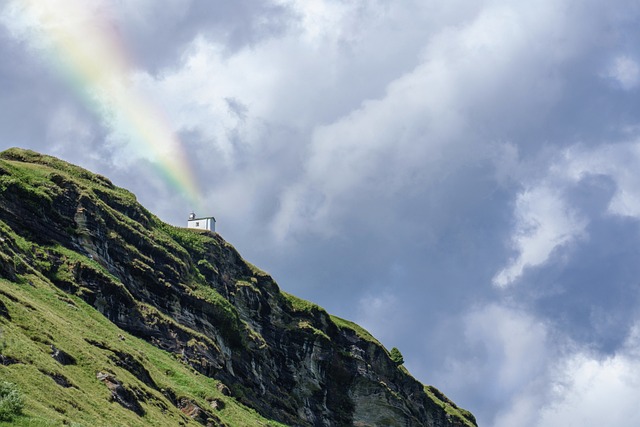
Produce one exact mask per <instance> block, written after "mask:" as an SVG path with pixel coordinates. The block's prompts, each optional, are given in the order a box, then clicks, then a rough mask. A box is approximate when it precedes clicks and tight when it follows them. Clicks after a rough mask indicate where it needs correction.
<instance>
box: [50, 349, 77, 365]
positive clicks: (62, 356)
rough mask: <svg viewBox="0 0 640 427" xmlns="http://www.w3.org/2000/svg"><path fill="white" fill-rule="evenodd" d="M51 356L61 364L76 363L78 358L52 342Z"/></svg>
mask: <svg viewBox="0 0 640 427" xmlns="http://www.w3.org/2000/svg"><path fill="white" fill-rule="evenodd" d="M51 357H53V358H54V359H55V360H56V361H57V362H58V363H60V364H61V365H75V364H76V359H75V357H73V356H71V355H70V354H69V353H66V352H64V351H62V350H60V349H59V348H57V347H56V346H55V345H53V344H51Z"/></svg>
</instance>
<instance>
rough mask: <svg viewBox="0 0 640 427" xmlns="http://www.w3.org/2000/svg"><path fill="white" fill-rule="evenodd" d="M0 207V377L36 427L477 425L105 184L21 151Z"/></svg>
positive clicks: (367, 347)
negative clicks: (17, 390) (45, 424)
mask: <svg viewBox="0 0 640 427" xmlns="http://www.w3.org/2000/svg"><path fill="white" fill-rule="evenodd" d="M0 192H1V193H0V277H2V279H0V326H1V327H2V328H3V330H4V335H5V338H4V339H5V341H6V345H4V346H0V349H1V351H0V352H1V353H2V356H0V357H1V359H0V362H2V366H0V377H2V378H9V379H10V380H11V381H12V382H15V383H17V384H18V385H19V386H20V387H21V388H22V389H23V390H24V391H25V394H26V397H27V408H26V413H27V415H28V416H30V417H32V418H34V419H40V420H42V419H51V420H54V421H55V420H58V421H59V422H62V421H64V420H66V421H67V422H71V421H73V422H78V423H86V425H89V424H94V425H109V424H110V425H114V421H113V419H114V417H115V419H116V420H118V421H117V422H116V423H115V425H178V424H181V423H182V424H189V423H191V424H193V423H194V422H196V421H197V422H199V423H200V424H204V425H229V426H235V425H271V424H273V425H276V422H278V423H282V424H285V425H295V426H348V425H357V426H474V425H475V419H474V418H473V416H472V415H471V414H470V413H468V412H467V411H464V410H462V409H459V408H457V407H456V406H455V404H453V403H452V402H451V401H449V400H448V399H447V398H446V397H445V396H444V395H442V394H441V393H440V392H439V391H438V390H436V389H435V388H433V387H424V386H423V385H422V384H420V383H419V382H418V381H416V380H415V379H414V378H412V377H411V376H410V375H409V374H408V373H407V372H406V371H405V370H404V368H402V367H398V366H396V364H395V363H394V362H393V361H392V360H391V359H390V357H389V353H388V352H387V350H386V349H385V348H384V347H383V346H382V345H381V344H380V343H379V342H377V341H376V340H375V339H374V338H373V337H371V336H370V335H369V334H368V333H367V332H366V331H364V330H362V329H361V328H359V327H358V326H357V325H355V324H353V323H351V322H348V321H345V320H343V319H339V318H336V317H333V316H330V315H329V314H327V313H326V312H325V311H324V310H323V309H321V308H320V307H318V306H316V305H314V304H312V303H309V302H306V301H303V300H300V299H298V298H296V297H293V296H291V295H288V294H286V293H284V292H281V291H280V290H279V288H278V286H277V284H276V283H275V282H274V281H273V279H272V278H271V277H270V276H269V275H267V274H266V273H264V272H262V271H260V270H259V269H257V268H255V267H254V266H252V265H251V264H249V263H247V262H245V261H244V260H243V259H242V258H241V256H240V255H239V254H238V253H237V252H236V251H235V250H234V249H233V247H232V246H231V245H229V244H228V243H227V242H225V241H224V240H223V239H222V238H221V237H220V236H219V235H217V234H213V233H209V232H206V231H195V230H187V229H183V228H178V227H173V226H170V225H167V224H165V223H163V222H161V221H160V220H158V219H157V218H156V217H155V216H154V215H152V214H151V213H149V212H148V211H147V210H146V209H144V208H143V207H142V206H141V205H140V204H138V203H137V201H136V199H135V196H134V195H133V194H131V193H130V192H128V191H126V190H124V189H121V188H118V187H116V186H114V185H113V184H112V183H111V182H110V181H109V180H108V179H106V178H104V177H102V176H99V175H95V174H92V173H90V172H88V171H86V170H84V169H81V168H79V167H77V166H73V165H70V164H68V163H65V162H63V161H60V160H58V159H55V158H53V157H50V156H44V155H40V154H38V153H35V152H32V151H26V150H20V149H15V148H14V149H10V150H7V151H4V152H2V153H0ZM52 355H53V356H55V357H52ZM61 355H62V356H61ZM59 359H61V360H59ZM65 361H66V362H69V363H65ZM71 362H72V363H71ZM47 377H48V378H47ZM56 394H58V395H60V396H63V397H61V398H52V397H51V396H55V395H56ZM74 402H75V403H74ZM78 402H82V403H78ZM109 402H111V403H109ZM107 420H111V421H107ZM269 420H272V421H269ZM30 425H31V424H30ZM52 425H56V424H52Z"/></svg>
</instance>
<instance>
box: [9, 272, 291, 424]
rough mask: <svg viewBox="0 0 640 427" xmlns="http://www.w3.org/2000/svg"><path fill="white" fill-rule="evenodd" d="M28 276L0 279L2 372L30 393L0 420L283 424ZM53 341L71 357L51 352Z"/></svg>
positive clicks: (18, 421) (86, 422)
mask: <svg viewBox="0 0 640 427" xmlns="http://www.w3.org/2000/svg"><path fill="white" fill-rule="evenodd" d="M25 279H26V280H25V281H24V282H23V283H12V282H9V281H7V280H5V279H0V327H1V328H2V336H1V338H0V345H1V346H2V355H3V360H4V362H5V363H6V365H0V380H4V381H9V382H12V383H15V384H17V386H18V388H19V390H20V391H21V393H22V394H23V396H24V398H25V408H24V411H23V412H24V415H23V416H20V417H16V418H15V419H13V420H12V421H10V422H0V426H3V425H15V426H60V425H75V426H81V425H84V426H107V425H112V426H113V425H121V426H144V425H176V426H177V425H184V426H188V425H194V426H195V425H202V424H205V425H206V424H207V423H209V424H210V425H223V424H222V423H224V424H227V425H230V426H278V425H281V424H278V423H276V422H274V421H269V420H266V419H264V418H262V417H260V416H259V415H258V414H257V413H256V412H255V411H253V410H252V409H249V408H247V407H245V406H243V405H241V404H239V403H238V402H237V401H236V400H235V399H233V398H231V397H228V396H226V395H225V393H223V391H224V387H223V386H221V384H220V383H219V382H217V381H215V380H213V379H211V378H208V377H206V376H204V375H201V374H198V373H197V372H195V371H194V370H193V369H192V368H190V367H189V366H187V365H185V364H184V363H182V361H181V359H180V358H179V357H177V356H175V355H172V354H170V353H167V352H165V351H162V350H159V349H157V348H156V347H154V346H152V345H151V344H149V343H147V342H145V341H143V340H141V339H138V338H135V337H133V336H131V335H129V334H127V333H126V332H124V331H122V330H120V329H119V328H117V327H116V326H115V325H114V324H113V323H111V322H110V321H108V320H107V319H106V318H105V317H104V316H103V315H102V314H100V313H99V312H98V311H97V310H95V309H94V308H93V307H90V306H89V305H87V304H86V303H85V302H84V301H82V300H81V299H80V298H78V297H74V296H69V295H67V294H65V293H63V292H61V291H60V290H58V289H57V288H55V287H54V286H52V285H51V284H50V283H48V281H47V280H44V279H43V278H42V277H39V276H38V275H37V274H28V275H26V276H25ZM54 348H55V349H57V350H62V351H63V352H64V353H65V354H68V358H67V359H68V360H63V362H64V363H60V362H59V361H57V360H56V359H54V357H52V354H53V352H54V350H53V349H54ZM99 373H106V374H112V375H113V376H114V377H115V378H116V379H117V380H118V381H120V382H121V383H122V385H123V387H124V389H125V390H128V391H129V392H130V393H132V394H133V395H134V396H135V397H136V400H137V401H138V402H140V408H138V409H137V412H138V413H136V411H134V410H132V409H127V408H126V407H125V406H123V405H121V404H119V403H117V402H116V401H114V398H113V397H112V393H111V391H110V390H109V388H108V387H107V385H106V384H105V383H104V382H103V381H100V380H99V379H98V378H97V375H98V374H99ZM221 389H222V391H221ZM193 405H197V406H198V407H200V408H202V409H203V410H204V411H203V412H207V413H208V414H204V415H202V416H201V417H200V418H201V420H200V422H198V421H197V420H195V419H193V418H191V417H190V416H188V414H189V410H190V409H192V408H190V407H192V406H193ZM180 407H182V408H183V409H184V410H185V412H187V414H185V413H184V412H183V411H181V409H180ZM215 408H222V409H215ZM139 413H141V414H142V416H139ZM190 413H191V414H192V413H193V411H191V412H190ZM196 418H197V417H196Z"/></svg>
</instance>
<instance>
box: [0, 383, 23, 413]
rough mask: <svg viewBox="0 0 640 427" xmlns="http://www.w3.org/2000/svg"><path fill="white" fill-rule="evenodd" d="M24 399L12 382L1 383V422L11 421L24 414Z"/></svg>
mask: <svg viewBox="0 0 640 427" xmlns="http://www.w3.org/2000/svg"><path fill="white" fill-rule="evenodd" d="M23 407H24V399H23V397H22V394H21V393H20V391H19V390H18V387H17V386H16V385H15V384H13V383H10V382H6V381H2V382H0V420H3V421H9V420H11V419H12V418H13V417H14V416H15V415H20V413H22V408H23Z"/></svg>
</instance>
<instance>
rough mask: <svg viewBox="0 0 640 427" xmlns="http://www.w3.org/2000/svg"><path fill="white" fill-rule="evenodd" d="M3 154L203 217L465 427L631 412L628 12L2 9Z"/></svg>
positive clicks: (95, 3) (637, 252) (482, 3)
mask: <svg viewBox="0 0 640 427" xmlns="http://www.w3.org/2000/svg"><path fill="white" fill-rule="evenodd" d="M0 57H1V58H2V60H1V61H0V149H5V148H9V147H13V146H19V147H24V148H30V149H33V150H37V151H39V152H43V153H47V154H51V155H54V156H56V157H59V158H62V159H64V160H67V161H69V162H72V163H75V164H79V165H81V166H83V167H85V168H88V169H90V170H92V171H94V172H97V173H101V174H103V175H106V176H108V177H109V178H111V179H112V181H113V182H114V183H116V184H117V185H120V186H123V187H126V188H128V189H130V190H131V191H133V192H134V193H135V194H136V195H137V197H138V200H139V201H140V202H141V203H142V204H143V205H144V206H146V207H147V208H148V209H149V210H151V211H152V212H153V213H155V214H156V215H158V216H159V217H160V218H161V219H162V220H164V221H166V222H169V223H172V224H175V225H186V219H187V217H188V214H189V213H190V212H191V211H192V210H195V211H196V213H197V214H198V215H199V216H209V215H213V216H215V217H216V219H217V230H218V231H219V233H220V234H221V235H222V236H223V237H224V238H225V239H226V240H227V241H229V242H230V243H231V244H233V245H234V246H235V247H236V248H237V249H238V250H239V251H240V253H241V254H242V255H243V257H244V258H245V259H247V260H249V261H250V262H252V263H254V264H256V265H257V266H259V267H261V268H262V269H264V270H265V271H267V272H269V273H270V274H271V275H272V276H273V277H274V278H275V279H276V281H277V282H278V283H279V285H280V287H281V288H282V289H283V290H286V291H287V292H290V293H293V294H295V295H298V296H300V297H303V298H306V299H309V300H311V301H313V302H316V303H317V304H319V305H321V306H323V307H324V308H326V309H327V310H328V311H329V312H330V313H332V314H336V315H338V316H340V317H344V318H347V319H350V320H354V321H356V322H358V323H360V324H361V325H363V326H364V327H365V328H367V329H368V330H369V331H371V332H372V333H373V334H374V335H375V336H376V337H377V338H378V339H379V340H380V341H381V342H382V343H383V344H384V345H385V346H386V347H387V348H389V349H390V348H392V347H398V348H399V349H400V350H401V351H402V353H403V355H404V360H405V365H406V366H407V368H408V369H409V370H410V371H411V373H412V374H413V375H414V376H415V377H416V378H417V379H418V380H420V381H422V382H424V383H427V384H432V385H435V386H436V387H438V388H439V389H441V390H442V391H443V392H444V393H445V394H447V395H448V396H449V397H450V398H452V399H453V400H454V401H455V402H456V403H457V404H459V405H460V406H462V407H464V408H467V409H469V410H471V411H472V412H473V413H474V414H475V415H476V417H477V419H478V423H479V425H480V426H482V427H513V426H521V427H555V426H558V427H560V426H563V427H565V426H581V427H591V426H593V427H601V426H603V425H615V426H619V427H626V426H637V425H640V406H639V405H638V404H637V396H639V395H640V262H638V257H639V256H640V116H639V114H638V112H640V3H638V2H637V1H636V0H611V1H608V2H602V1H596V0H581V1H578V0H539V1H535V2H524V1H523V2H515V1H507V0H474V1H470V0H448V1H444V0H440V1H434V0H415V1H414V0H401V1H387V0H366V1H365V0H351V1H340V0H262V1H258V0H237V1H233V2H226V1H205V0H165V1H163V2H158V1H153V0H55V1H54V0H52V1H49V2H42V1H36V0H0Z"/></svg>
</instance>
